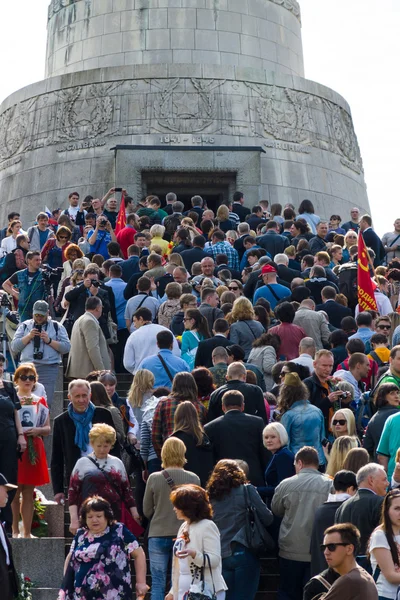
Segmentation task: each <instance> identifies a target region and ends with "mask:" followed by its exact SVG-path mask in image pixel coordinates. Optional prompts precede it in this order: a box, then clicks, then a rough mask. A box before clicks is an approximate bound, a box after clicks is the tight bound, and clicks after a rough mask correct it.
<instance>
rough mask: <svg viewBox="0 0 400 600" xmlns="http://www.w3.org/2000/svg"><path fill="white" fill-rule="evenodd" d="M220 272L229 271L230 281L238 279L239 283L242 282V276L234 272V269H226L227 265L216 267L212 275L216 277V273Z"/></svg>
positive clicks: (238, 272)
mask: <svg viewBox="0 0 400 600" xmlns="http://www.w3.org/2000/svg"><path fill="white" fill-rule="evenodd" d="M220 271H229V272H230V274H231V276H232V277H231V279H238V280H239V281H242V274H241V272H240V271H238V270H236V269H231V268H230V267H228V265H218V267H216V268H215V269H214V275H215V277H218V273H219V272H220Z"/></svg>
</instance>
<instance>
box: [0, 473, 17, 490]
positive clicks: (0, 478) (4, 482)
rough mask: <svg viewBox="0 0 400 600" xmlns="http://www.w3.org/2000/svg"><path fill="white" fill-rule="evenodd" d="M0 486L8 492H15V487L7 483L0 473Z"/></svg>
mask: <svg viewBox="0 0 400 600" xmlns="http://www.w3.org/2000/svg"><path fill="white" fill-rule="evenodd" d="M0 485H4V487H5V488H7V489H8V490H16V489H17V487H18V486H17V485H13V484H12V483H8V481H7V479H6V478H5V477H4V475H3V474H2V473H0Z"/></svg>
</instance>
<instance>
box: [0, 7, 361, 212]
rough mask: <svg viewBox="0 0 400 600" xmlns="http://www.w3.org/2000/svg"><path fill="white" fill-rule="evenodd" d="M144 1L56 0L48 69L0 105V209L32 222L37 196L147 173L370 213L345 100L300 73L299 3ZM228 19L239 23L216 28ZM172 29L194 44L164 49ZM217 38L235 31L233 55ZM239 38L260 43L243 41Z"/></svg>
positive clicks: (131, 187) (131, 185)
mask: <svg viewBox="0 0 400 600" xmlns="http://www.w3.org/2000/svg"><path fill="white" fill-rule="evenodd" d="M139 2H140V3H141V5H140V4H139ZM144 2H145V0H113V1H112V0H77V1H76V2H74V1H72V0H53V1H52V3H51V5H50V9H49V16H50V20H49V40H48V53H47V71H48V74H49V75H50V74H51V75H52V76H51V77H48V78H47V79H45V80H44V81H41V82H39V83H36V84H33V85H31V86H28V87H26V88H24V89H22V90H20V91H18V92H16V93H15V94H13V95H11V96H10V97H9V98H7V99H6V100H5V101H4V102H3V104H2V105H1V106H0V197H1V199H2V200H1V204H0V218H4V216H5V213H6V212H9V210H10V209H12V208H17V207H18V208H20V209H21V211H22V214H23V217H24V218H26V219H27V220H29V219H32V218H33V217H34V216H35V214H36V213H37V212H38V211H39V210H42V209H43V208H44V206H45V205H47V206H49V207H50V208H55V207H58V206H65V205H66V198H67V195H68V193H69V192H71V191H73V190H75V189H76V190H77V191H78V192H79V193H81V194H82V195H86V194H88V193H92V194H95V195H102V194H103V193H104V192H105V191H106V190H107V189H108V188H109V187H111V186H113V185H120V186H124V187H126V188H127V189H128V191H129V193H130V194H132V195H133V196H134V197H136V198H138V197H140V196H141V195H142V194H143V193H146V192H150V191H152V190H151V189H147V188H146V185H147V184H146V183H145V182H146V181H147V180H148V174H149V173H151V172H157V173H158V174H159V173H160V172H164V173H166V174H167V175H168V173H179V172H181V173H183V174H184V173H190V174H194V173H198V174H202V175H201V177H203V176H204V174H207V173H209V174H210V176H211V174H214V175H213V176H215V177H216V178H218V174H221V180H222V179H224V178H226V179H227V180H229V181H230V183H229V193H231V191H232V189H235V187H236V189H241V190H242V191H243V192H244V194H245V197H246V202H247V204H248V205H253V204H255V203H257V202H258V201H259V200H260V199H263V198H264V199H268V200H270V202H271V203H273V202H281V203H283V204H284V203H286V202H292V203H293V204H294V205H295V206H298V205H299V203H300V202H301V200H302V199H304V198H309V199H310V200H312V201H313V203H314V205H315V207H316V211H317V212H318V213H319V214H321V215H322V216H324V217H329V215H330V214H332V212H335V213H339V214H342V216H344V217H345V216H347V214H348V212H349V209H350V207H351V206H353V205H356V206H359V207H360V208H361V209H363V210H368V199H367V195H366V188H365V183H364V177H363V168H362V160H361V155H360V150H359V147H358V143H357V138H356V135H355V132H354V128H353V123H352V118H351V113H350V109H349V106H348V105H347V103H346V101H345V100H344V99H343V98H342V97H341V96H339V95H338V94H337V93H336V92H334V91H333V90H330V89H329V88H326V87H324V86H321V85H319V84H317V83H314V82H312V81H308V80H306V79H304V78H303V77H302V76H301V75H302V71H303V62H302V52H301V40H300V12H299V6H298V4H297V2H295V0H240V2H239V1H238V0H215V1H213V2H210V0H147V3H146V7H144ZM157 2H158V4H157ZM163 3H164V4H163ZM176 4H179V6H175V5H176ZM181 4H182V5H183V6H181ZM189 4H190V6H189ZM256 7H258V8H257V10H258V11H259V12H258V13H256V12H255V11H256ZM174 10H175V12H174ZM240 11H242V12H240ZM128 13H129V15H128ZM131 13H132V14H131ZM222 13H226V18H225V16H224V15H222ZM188 14H194V15H195V17H193V18H192V20H191V21H190V20H188V19H189V17H188V16H187V15H188ZM161 15H164V16H161ZM172 15H175V17H173V16H172ZM206 15H208V16H206ZM139 17H140V18H139ZM228 17H229V18H228ZM224 19H225V20H224ZM264 21H265V23H264V24H263V22H264ZM235 22H236V23H237V28H238V31H224V29H223V28H224V27H225V28H226V27H228V24H229V26H231V27H233V26H234V23H235ZM94 23H98V25H96V27H97V29H95V26H94V25H93V24H94ZM112 23H115V28H116V31H115V32H112V31H110V27H111V24H112ZM156 23H159V24H160V27H159V28H156V27H155V24H156ZM207 23H208V25H209V27H210V29H207V28H206V24H207ZM251 23H253V25H251ZM163 24H164V25H163ZM239 24H240V31H239ZM189 25H190V26H189ZM212 26H213V27H212ZM135 27H137V28H136V29H135ZM251 27H253V29H252V30H251V31H252V32H253V34H254V35H251V31H250V29H249V28H251ZM127 28H128V29H127ZM246 28H247V29H246ZM155 30H156V32H157V33H156V34H154V36H153V35H152V34H151V32H153V31H155ZM178 30H179V31H181V33H182V32H186V33H184V34H182V35H183V37H182V39H192V38H193V40H194V47H193V48H180V49H179V48H178V49H175V48H173V47H172V46H171V44H172V42H174V43H175V41H176V40H177V39H181V38H180V37H179V36H180V33H179V32H178ZM199 31H202V32H203V33H204V32H206V33H205V34H204V35H205V39H208V37H207V36H208V35H210V37H209V44H208V49H206V48H200V47H199V46H198V45H196V44H197V42H196V40H197V39H198V40H200V39H201V36H199V35H198V32H199ZM163 32H164V33H165V32H167V33H168V36H167V37H168V40H169V41H168V43H169V47H168V48H158V49H157V48H156V49H153V48H151V47H150V45H149V43H148V42H149V40H151V39H160V40H161V39H166V36H164V33H163ZM177 32H178V33H177ZM187 32H192V33H191V34H190V35H189V33H187ZM207 32H208V33H207ZM273 32H275V33H273ZM225 33H230V34H234V35H235V36H237V37H235V38H234V39H235V40H236V41H237V42H238V43H235V44H234V45H233V46H232V47H231V50H236V51H237V52H234V51H232V52H231V51H229V52H228V51H227V50H226V48H225V49H223V48H224V47H223V44H222V41H221V40H223V38H224V36H225ZM267 33H268V35H269V36H270V40H269V41H270V43H271V44H273V45H274V46H273V48H274V50H273V51H272V50H271V53H270V54H269V55H268V56H269V58H261V57H260V56H257V51H256V50H254V48H256V47H257V48H259V49H260V52H261V47H262V46H264V44H265V43H266V42H265V40H267V39H269V38H267ZM192 34H193V35H192ZM114 35H116V36H117V37H114V38H111V37H109V36H114ZM274 36H275V37H274ZM248 37H251V38H253V41H254V40H256V41H257V42H254V44H255V45H254V44H253V45H251V44H248V45H246V44H247V41H246V40H247V38H248ZM117 38H118V39H119V40H120V42H121V44H122V46H119V42H118V43H117V44H116V45H115V46H113V47H114V49H115V50H118V49H119V48H125V50H122V51H120V50H118V51H115V52H114V51H111V46H109V47H108V51H107V52H106V48H107V46H106V45H105V44H106V43H108V42H107V40H108V41H110V40H111V39H114V40H116V39H117ZM272 38H274V39H272ZM124 39H125V40H127V39H139V40H140V44H141V45H140V48H137V49H136V50H132V49H131V50H128V49H127V47H126V46H124V45H123V44H124V42H123V40H124ZM232 39H233V38H232ZM95 40H97V41H95ZM212 40H217V42H218V43H216V42H215V43H216V45H213V44H214V42H212ZM110 43H111V42H110ZM160 43H161V42H160ZM270 47H271V48H272V46H270ZM84 48H85V50H84ZM213 48H215V49H213ZM250 48H252V49H253V50H254V52H253V50H252V52H250ZM246 49H248V50H249V52H248V53H246V52H245V50H246ZM175 50H179V51H186V55H185V56H186V59H185V60H183V56H184V55H183V54H180V55H179V54H174V52H175ZM239 50H240V51H239ZM246 51H247V50H246ZM153 52H155V54H154V53H153ZM160 52H161V54H160ZM196 53H202V54H196ZM207 53H209V54H207ZM178 56H180V58H179V59H178ZM200 56H202V58H201V59H200ZM228 56H230V58H228ZM293 56H297V59H296V60H294V58H293ZM174 57H175V58H174ZM196 57H198V60H197V59H196ZM207 57H208V58H207ZM285 57H286V58H285ZM289 57H291V58H289ZM288 58H289V60H288V61H286V59H288ZM229 60H232V63H233V64H232V63H231V64H228V61H229ZM260 60H261V61H268V62H269V67H268V70H266V66H267V65H265V64H264V63H263V62H262V64H260V63H259V62H258V61H260ZM91 61H92V62H91ZM93 61H94V62H93ZM107 61H111V62H107ZM113 61H115V63H114V62H113ZM129 61H131V63H135V64H130V63H129ZM185 61H187V62H185ZM190 61H191V62H190ZM253 61H255V62H253ZM209 62H211V64H208V63H209ZM145 63H148V64H145ZM175 63H179V64H175ZM107 64H108V65H111V66H107ZM289 65H291V66H289ZM94 66H95V67H99V68H92V67H94ZM116 146H117V147H121V146H122V147H123V149H121V151H120V150H118V151H114V150H113V149H114V148H115V147H116ZM127 146H128V147H129V148H127ZM201 177H200V175H199V178H198V180H199V181H201V180H202V179H201ZM215 177H214V179H215ZM187 178H188V176H186V179H187ZM167 181H168V178H167ZM196 192H198V193H201V189H198V190H197V189H196Z"/></svg>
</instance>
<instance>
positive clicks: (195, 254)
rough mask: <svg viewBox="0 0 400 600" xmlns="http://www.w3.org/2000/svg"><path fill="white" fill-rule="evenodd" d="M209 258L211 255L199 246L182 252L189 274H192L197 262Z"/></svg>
mask: <svg viewBox="0 0 400 600" xmlns="http://www.w3.org/2000/svg"><path fill="white" fill-rule="evenodd" d="M207 256H210V255H209V254H207V252H204V250H202V248H198V247H197V246H194V247H193V248H190V249H189V250H184V251H183V252H181V258H182V260H183V262H184V265H185V268H186V269H187V270H188V271H189V273H191V272H192V267H193V264H194V263H195V262H201V261H202V260H203V258H206V257H207Z"/></svg>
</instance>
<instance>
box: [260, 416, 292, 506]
mask: <svg viewBox="0 0 400 600" xmlns="http://www.w3.org/2000/svg"><path fill="white" fill-rule="evenodd" d="M288 443H289V436H288V434H287V431H286V429H285V428H284V426H283V425H282V424H281V423H270V424H269V425H267V426H266V427H264V430H263V444H264V446H265V448H266V449H267V450H269V451H270V452H271V454H272V459H271V460H270V462H269V463H268V465H267V469H266V471H265V475H264V477H265V486H263V487H259V488H257V491H258V493H259V494H260V495H261V496H262V497H263V498H266V499H267V504H268V506H270V505H271V500H272V496H273V495H274V493H275V489H276V487H277V486H278V485H279V484H280V482H281V481H283V480H284V479H286V478H287V477H292V475H295V469H294V454H293V452H291V451H290V450H289V448H288Z"/></svg>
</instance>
